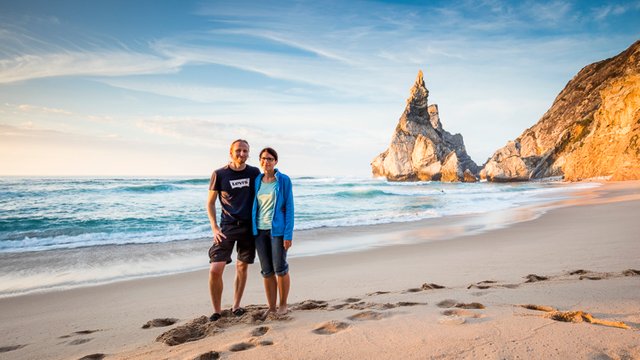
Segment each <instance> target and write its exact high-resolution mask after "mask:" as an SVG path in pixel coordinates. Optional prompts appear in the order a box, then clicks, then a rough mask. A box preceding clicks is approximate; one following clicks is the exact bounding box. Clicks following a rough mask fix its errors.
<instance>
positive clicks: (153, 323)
mask: <svg viewBox="0 0 640 360" xmlns="http://www.w3.org/2000/svg"><path fill="white" fill-rule="evenodd" d="M177 322H178V319H174V318H163V319H153V320H149V321H147V323H146V324H144V325H142V328H143V329H149V328H152V327H163V326H169V325H173V324H175V323H177Z"/></svg>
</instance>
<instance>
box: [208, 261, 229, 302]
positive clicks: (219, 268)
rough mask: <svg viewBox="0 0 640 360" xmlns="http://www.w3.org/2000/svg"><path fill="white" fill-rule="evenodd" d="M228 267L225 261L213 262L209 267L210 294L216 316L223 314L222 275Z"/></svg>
mask: <svg viewBox="0 0 640 360" xmlns="http://www.w3.org/2000/svg"><path fill="white" fill-rule="evenodd" d="M226 265H227V263H226V262H224V261H219V262H212V263H211V265H210V266H209V294H210V295H211V305H213V312H214V313H216V314H220V313H222V305H221V304H220V303H221V302H222V288H223V286H224V285H223V283H222V274H223V273H224V267H225V266H226Z"/></svg>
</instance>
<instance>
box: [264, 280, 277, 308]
mask: <svg viewBox="0 0 640 360" xmlns="http://www.w3.org/2000/svg"><path fill="white" fill-rule="evenodd" d="M264 292H265V294H266V295H267V304H268V305H269V312H276V310H277V309H276V299H277V298H278V281H277V280H276V276H275V275H271V276H269V277H266V278H264Z"/></svg>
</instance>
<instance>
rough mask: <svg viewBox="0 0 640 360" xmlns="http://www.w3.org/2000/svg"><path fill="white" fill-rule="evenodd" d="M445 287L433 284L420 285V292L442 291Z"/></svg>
mask: <svg viewBox="0 0 640 360" xmlns="http://www.w3.org/2000/svg"><path fill="white" fill-rule="evenodd" d="M444 288H445V287H444V286H442V285H438V284H434V283H424V284H422V290H437V289H444Z"/></svg>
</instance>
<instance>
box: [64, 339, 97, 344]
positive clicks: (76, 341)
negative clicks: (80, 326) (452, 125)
mask: <svg viewBox="0 0 640 360" xmlns="http://www.w3.org/2000/svg"><path fill="white" fill-rule="evenodd" d="M91 340H93V339H76V340H73V341H69V343H68V344H67V345H80V344H84V343H88V342H89V341H91Z"/></svg>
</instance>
